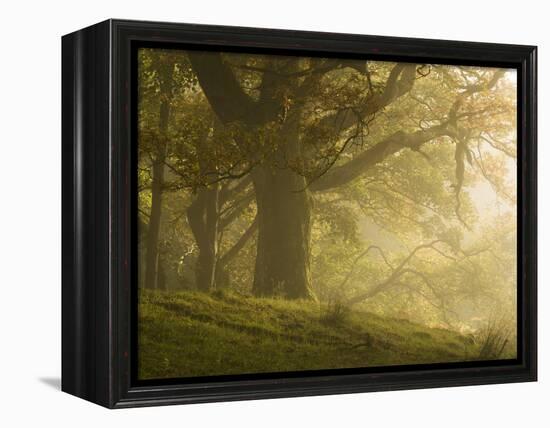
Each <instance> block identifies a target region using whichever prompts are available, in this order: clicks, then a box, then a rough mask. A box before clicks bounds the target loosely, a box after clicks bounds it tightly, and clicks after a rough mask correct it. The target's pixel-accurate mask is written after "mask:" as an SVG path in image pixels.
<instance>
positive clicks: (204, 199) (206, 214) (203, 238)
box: [187, 185, 219, 291]
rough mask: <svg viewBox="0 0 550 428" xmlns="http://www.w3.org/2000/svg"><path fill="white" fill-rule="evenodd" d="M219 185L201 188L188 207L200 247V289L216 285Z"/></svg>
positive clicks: (198, 273)
mask: <svg viewBox="0 0 550 428" xmlns="http://www.w3.org/2000/svg"><path fill="white" fill-rule="evenodd" d="M218 196H219V187H218V185H213V186H211V187H210V188H200V189H199V190H198V192H197V197H196V199H195V200H194V201H193V203H192V204H191V205H190V206H189V208H188V209H187V220H188V222H189V226H190V227H191V231H192V232H193V236H194V237H195V242H196V243H197V247H198V249H199V253H198V257H197V263H196V266H195V281H196V286H197V288H198V289H199V290H202V291H208V290H210V289H211V288H213V287H214V284H215V278H216V276H215V274H216V260H217V255H218V221H219V212H218V211H219V209H218Z"/></svg>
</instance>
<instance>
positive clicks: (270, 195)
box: [253, 167, 313, 299]
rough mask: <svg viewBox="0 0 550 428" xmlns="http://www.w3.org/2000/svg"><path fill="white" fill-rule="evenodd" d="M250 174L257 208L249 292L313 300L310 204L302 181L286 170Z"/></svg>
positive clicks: (304, 183)
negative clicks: (254, 261) (254, 259)
mask: <svg viewBox="0 0 550 428" xmlns="http://www.w3.org/2000/svg"><path fill="white" fill-rule="evenodd" d="M253 174H254V177H253V178H254V188H255V191H256V201H257V206H258V214H257V218H258V248H257V254H256V267H255V273H254V285H253V291H254V293H255V294H256V295H258V296H274V295H282V296H284V297H286V298H289V299H299V298H313V293H312V291H311V275H310V241H311V203H310V195H309V192H308V190H307V189H305V187H306V181H305V179H304V177H302V176H300V175H298V174H296V173H295V172H293V171H291V170H290V169H288V168H287V169H282V170H281V169H277V168H270V167H263V168H261V169H258V170H257V171H255V172H254V173H253Z"/></svg>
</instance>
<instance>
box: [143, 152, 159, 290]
mask: <svg viewBox="0 0 550 428" xmlns="http://www.w3.org/2000/svg"><path fill="white" fill-rule="evenodd" d="M163 174H164V160H162V163H161V160H160V159H156V160H155V162H154V163H153V167H152V175H153V182H152V185H151V213H150V215H149V227H148V229H147V253H146V254H147V258H146V261H145V287H146V288H156V287H157V277H158V276H157V267H158V241H159V233H160V218H161V204H162V183H163Z"/></svg>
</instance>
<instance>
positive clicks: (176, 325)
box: [139, 291, 478, 379]
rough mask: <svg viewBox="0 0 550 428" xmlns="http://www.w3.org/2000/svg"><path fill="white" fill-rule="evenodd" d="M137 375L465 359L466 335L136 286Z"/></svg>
mask: <svg viewBox="0 0 550 428" xmlns="http://www.w3.org/2000/svg"><path fill="white" fill-rule="evenodd" d="M139 349H140V353H139V377H140V378H141V379H152V378H170V377H192V376H210V375H224V374H243V373H261V372H277V371H300V370H318V369H329V368H351V367H368V366H386V365H394V364H421V363H434V362H454V361H465V360H469V359H473V358H475V356H476V355H477V353H476V352H477V351H478V350H477V348H476V347H475V345H474V344H473V343H472V341H471V340H469V339H468V338H466V337H464V336H461V335H460V334H458V333H456V332H453V331H449V330H444V329H431V328H427V327H424V326H421V325H418V324H414V323H411V322H408V321H403V320H397V319H389V318H383V317H380V316H377V315H374V314H371V313H363V312H351V313H349V314H348V315H347V316H346V317H345V318H344V319H342V320H340V321H335V320H332V321H331V320H330V319H328V318H326V317H324V316H323V312H322V311H321V310H320V308H319V304H318V303H314V302H304V301H285V300H280V299H258V298H253V297H247V296H241V295H238V294H233V293H225V292H224V293H222V292H217V293H212V294H204V293H199V292H192V291H182V292H156V291H142V294H141V295H140V304H139Z"/></svg>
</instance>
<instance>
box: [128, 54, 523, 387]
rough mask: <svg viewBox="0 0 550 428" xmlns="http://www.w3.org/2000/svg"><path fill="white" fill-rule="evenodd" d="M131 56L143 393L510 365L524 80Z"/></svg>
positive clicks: (242, 58) (471, 69)
mask: <svg viewBox="0 0 550 428" xmlns="http://www.w3.org/2000/svg"><path fill="white" fill-rule="evenodd" d="M136 55H137V58H136V64H137V77H136V79H135V85H136V86H137V87H136V93H137V118H136V119H137V129H136V131H137V150H138V156H137V192H138V195H137V209H138V213H137V226H138V243H137V245H138V267H137V285H138V308H137V313H138V315H137V317H138V324H137V340H138V342H137V350H138V356H137V365H138V378H139V379H141V380H148V379H173V378H194V377H203V376H223V375H247V374H259V373H261V374H266V373H282V372H307V371H312V370H313V371H317V370H328V369H349V368H366V367H388V366H400V365H412V364H437V363H457V362H458V363H462V362H472V361H488V360H513V359H515V358H516V357H517V354H516V353H517V302H516V300H517V298H516V297H517V236H516V231H517V202H516V196H517V164H516V152H517V123H516V121H517V76H516V70H515V69H503V68H490V67H482V66H461V65H444V64H416V63H407V62H387V61H379V60H370V59H361V58H333V57H327V58H323V57H307V56H290V55H276V54H258V53H243V52H220V51H205V50H184V49H161V48H151V47H147V48H145V47H144V48H139V49H138V50H137V52H136Z"/></svg>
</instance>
